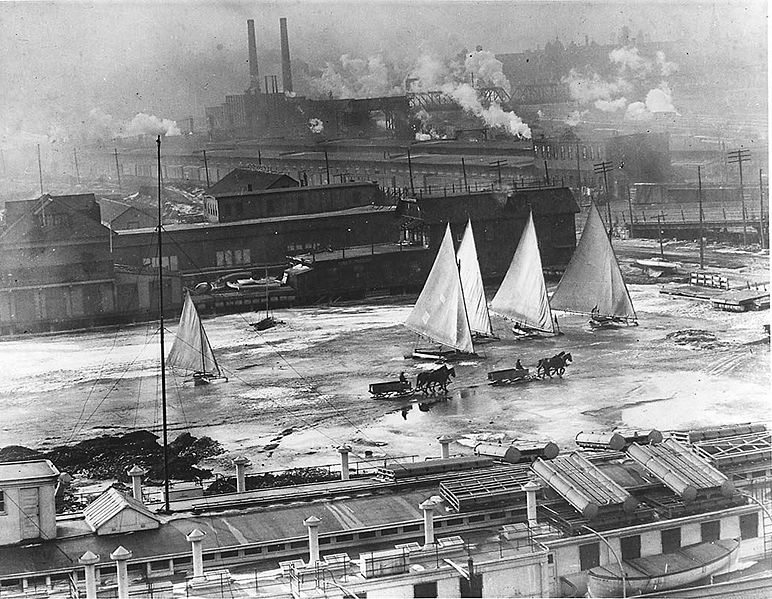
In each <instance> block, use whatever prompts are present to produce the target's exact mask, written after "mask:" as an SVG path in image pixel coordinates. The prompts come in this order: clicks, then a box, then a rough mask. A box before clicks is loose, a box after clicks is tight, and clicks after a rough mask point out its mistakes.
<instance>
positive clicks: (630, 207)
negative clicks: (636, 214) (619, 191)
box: [625, 185, 633, 239]
mask: <svg viewBox="0 0 772 599" xmlns="http://www.w3.org/2000/svg"><path fill="white" fill-rule="evenodd" d="M625 189H627V209H628V210H629V212H630V239H632V238H633V198H632V197H631V195H630V186H629V185H625Z"/></svg>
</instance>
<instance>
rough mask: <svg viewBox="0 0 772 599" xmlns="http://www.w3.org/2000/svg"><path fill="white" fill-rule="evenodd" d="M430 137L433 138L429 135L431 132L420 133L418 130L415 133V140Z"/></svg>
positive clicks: (423, 139)
mask: <svg viewBox="0 0 772 599" xmlns="http://www.w3.org/2000/svg"><path fill="white" fill-rule="evenodd" d="M431 139H434V138H433V137H432V136H431V133H422V132H421V131H419V132H418V133H416V134H415V140H416V141H429V140H431Z"/></svg>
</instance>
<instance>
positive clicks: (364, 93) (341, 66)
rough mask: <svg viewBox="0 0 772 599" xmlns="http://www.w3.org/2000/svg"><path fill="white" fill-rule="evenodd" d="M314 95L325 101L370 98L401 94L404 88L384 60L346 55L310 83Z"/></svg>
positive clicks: (328, 65) (329, 65)
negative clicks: (330, 97) (325, 99)
mask: <svg viewBox="0 0 772 599" xmlns="http://www.w3.org/2000/svg"><path fill="white" fill-rule="evenodd" d="M309 86H310V87H311V89H312V90H313V92H314V93H315V94H316V95H318V96H322V97H329V96H332V97H334V98H369V97H378V96H392V95H395V94H399V93H401V91H402V87H401V85H400V84H399V81H398V79H397V78H396V75H395V74H394V73H393V72H392V71H391V69H390V68H389V67H388V66H387V65H386V63H385V62H384V61H383V58H382V57H381V56H371V57H369V58H367V59H362V58H352V57H351V56H350V55H349V54H343V55H342V56H341V57H340V59H339V60H338V61H337V62H328V63H327V65H326V66H325V68H324V69H323V70H322V73H321V75H319V76H318V77H316V78H313V79H311V80H310V81H309Z"/></svg>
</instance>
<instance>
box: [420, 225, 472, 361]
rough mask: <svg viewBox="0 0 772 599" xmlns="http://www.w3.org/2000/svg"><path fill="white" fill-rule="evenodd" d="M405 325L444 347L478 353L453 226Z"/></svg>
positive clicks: (446, 235) (443, 239)
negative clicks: (453, 236)
mask: <svg viewBox="0 0 772 599" xmlns="http://www.w3.org/2000/svg"><path fill="white" fill-rule="evenodd" d="M405 326H406V327H407V328H408V329H410V330H411V331H415V332H416V333H418V334H419V335H424V336H426V337H428V338H429V339H432V340H433V341H435V342H437V343H439V344H441V345H445V346H447V347H452V348H454V349H456V350H458V351H461V352H467V353H474V345H473V343H472V331H471V330H470V328H469V319H468V317H467V313H466V306H465V305H464V292H463V289H462V287H461V277H460V276H459V272H458V266H457V264H456V252H455V250H454V249H453V238H452V236H451V232H450V224H448V226H447V228H446V229H445V236H444V237H443V238H442V243H441V244H440V249H439V251H438V252H437V257H436V258H435V259H434V264H433V265H432V269H431V271H430V272H429V276H428V277H427V279H426V283H425V284H424V288H423V290H422V291H421V294H420V295H419V296H418V300H417V301H416V304H415V306H414V307H413V311H412V312H411V313H410V314H409V315H408V317H407V320H406V321H405Z"/></svg>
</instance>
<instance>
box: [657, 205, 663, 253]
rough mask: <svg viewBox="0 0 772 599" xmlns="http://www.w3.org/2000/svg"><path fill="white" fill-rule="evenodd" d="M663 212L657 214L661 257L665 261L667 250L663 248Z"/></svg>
mask: <svg viewBox="0 0 772 599" xmlns="http://www.w3.org/2000/svg"><path fill="white" fill-rule="evenodd" d="M661 217H662V211H661V210H660V211H659V212H657V235H658V236H659V257H660V258H662V259H663V260H664V259H665V250H664V248H663V247H662V220H661Z"/></svg>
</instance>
